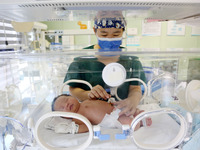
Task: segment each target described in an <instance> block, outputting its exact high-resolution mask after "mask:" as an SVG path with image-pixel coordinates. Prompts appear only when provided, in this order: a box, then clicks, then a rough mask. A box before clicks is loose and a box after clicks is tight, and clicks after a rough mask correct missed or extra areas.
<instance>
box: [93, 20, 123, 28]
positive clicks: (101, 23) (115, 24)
mask: <svg viewBox="0 0 200 150" xmlns="http://www.w3.org/2000/svg"><path fill="white" fill-rule="evenodd" d="M125 25H126V22H125V20H124V18H119V17H115V18H100V19H95V20H94V28H95V29H101V28H117V29H121V28H125Z"/></svg>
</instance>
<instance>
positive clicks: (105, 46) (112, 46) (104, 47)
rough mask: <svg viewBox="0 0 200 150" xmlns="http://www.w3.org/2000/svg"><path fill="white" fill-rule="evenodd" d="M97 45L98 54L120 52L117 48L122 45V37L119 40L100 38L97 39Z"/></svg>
mask: <svg viewBox="0 0 200 150" xmlns="http://www.w3.org/2000/svg"><path fill="white" fill-rule="evenodd" d="M97 39H98V44H99V46H100V47H101V49H100V50H99V51H100V52H110V51H111V52H112V51H121V49H120V48H119V47H120V45H121V44H122V37H120V38H100V37H97Z"/></svg>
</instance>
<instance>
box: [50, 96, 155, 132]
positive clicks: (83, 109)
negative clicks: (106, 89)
mask: <svg viewBox="0 0 200 150" xmlns="http://www.w3.org/2000/svg"><path fill="white" fill-rule="evenodd" d="M52 110H53V111H64V112H73V113H78V114H81V115H83V116H84V117H86V118H87V119H88V120H89V121H90V122H91V124H92V125H98V124H100V125H101V124H102V125H103V124H104V125H103V126H107V127H110V125H109V124H108V123H106V119H109V121H110V123H111V124H113V125H112V127H117V128H119V127H120V126H121V125H125V124H126V125H127V124H128V125H131V122H132V120H133V119H134V117H135V116H136V115H138V114H139V113H141V112H143V111H141V110H139V109H137V111H136V113H135V115H134V116H130V117H129V116H126V115H121V116H119V115H118V113H119V112H120V110H119V109H117V108H115V107H114V106H113V105H112V104H111V103H107V102H105V101H102V100H85V101H83V102H82V103H79V101H78V100H77V99H76V98H74V97H72V96H68V95H60V96H58V97H56V98H55V99H54V101H53V102H52ZM73 121H74V122H75V123H76V124H78V129H77V133H84V132H88V128H87V126H86V125H85V124H84V123H83V122H82V121H80V120H78V119H73ZM145 121H146V125H147V126H150V125H151V124H152V120H151V118H146V119H145ZM104 122H105V123H104ZM113 122H114V123H113ZM140 126H142V122H140V123H138V125H137V126H136V128H135V130H137V129H138V128H140Z"/></svg>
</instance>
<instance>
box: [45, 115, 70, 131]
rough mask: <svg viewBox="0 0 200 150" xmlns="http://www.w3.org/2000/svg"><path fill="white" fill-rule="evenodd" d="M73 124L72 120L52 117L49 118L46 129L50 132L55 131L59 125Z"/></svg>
mask: <svg viewBox="0 0 200 150" xmlns="http://www.w3.org/2000/svg"><path fill="white" fill-rule="evenodd" d="M71 122H72V119H66V118H62V117H51V118H49V119H48V120H47V121H46V122H45V124H44V127H45V128H46V129H49V130H54V131H55V126H56V125H58V124H70V123H71Z"/></svg>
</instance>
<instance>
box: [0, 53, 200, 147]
mask: <svg viewBox="0 0 200 150" xmlns="http://www.w3.org/2000/svg"><path fill="white" fill-rule="evenodd" d="M88 53H89V54H92V53H93V54H94V55H95V53H96V51H89V52H88ZM85 54H86V55H87V52H86V51H85ZM123 55H126V54H124V53H123ZM127 55H133V54H131V53H129V54H127ZM135 55H137V56H138V57H139V58H140V61H141V62H142V64H143V66H146V65H147V64H149V61H150V60H148V58H149V55H150V54H148V56H146V54H143V53H134V56H135ZM79 56H80V55H79V54H78V53H74V52H73V53H70V52H63V53H54V54H52V53H47V54H44V55H41V54H37V53H36V54H29V55H27V54H26V55H25V56H24V54H21V55H20V56H17V57H16V56H15V55H12V54H6V55H4V56H1V60H4V61H2V65H3V63H4V62H9V63H10V64H13V63H12V62H14V63H17V64H19V65H18V68H17V70H16V74H17V75H18V77H17V79H15V80H12V82H11V83H8V82H7V83H6V84H8V85H10V86H6V87H7V88H5V89H3V88H2V90H1V93H5V95H7V97H5V96H3V98H4V99H3V103H2V105H1V118H0V120H1V143H2V146H3V147H4V149H5V147H6V145H7V147H6V149H9V147H14V148H17V149H26V148H33V149H44V148H46V149H55V147H56V148H57V149H60V148H61V147H66V149H72V147H73V148H74V149H82V148H85V149H95V148H96V149H101V148H105V149H106V148H107V149H108V147H111V146H112V147H113V146H114V147H113V148H116V149H117V148H120V147H125V148H126V149H138V148H139V149H140V148H141V149H161V148H163V149H171V148H175V147H176V148H182V149H187V147H188V146H189V145H190V143H193V141H194V140H195V139H196V138H198V136H199V119H198V118H199V112H198V109H194V108H196V107H198V105H194V104H193V103H195V104H198V98H196V95H197V93H198V90H199V81H198V80H192V81H190V82H189V84H187V83H185V82H182V81H181V82H180V81H179V79H178V78H179V77H178V75H177V74H172V73H171V72H169V71H164V70H161V69H160V68H161V67H159V66H154V65H151V66H148V67H146V68H145V67H144V72H146V73H145V74H146V77H147V78H148V77H149V76H151V78H150V79H149V80H148V81H146V83H144V82H142V84H141V88H142V89H143V100H142V101H141V104H140V105H139V108H140V109H143V110H145V112H144V113H141V114H140V115H138V116H137V117H136V118H135V119H134V121H133V122H132V125H131V127H127V126H123V127H122V128H121V129H108V128H105V129H104V128H101V127H99V126H92V125H91V123H90V122H88V120H87V119H86V118H84V117H83V116H81V115H77V114H73V113H72V114H71V113H64V112H58V113H57V112H51V102H52V100H53V98H54V97H55V96H57V95H59V94H61V93H69V89H68V83H63V79H64V76H65V75H66V71H67V69H66V68H67V67H68V66H69V64H70V63H71V62H72V61H73V58H74V57H79ZM81 56H83V55H82V54H81ZM191 57H194V56H191ZM160 59H161V58H157V59H154V60H153V61H160ZM176 59H177V60H178V59H182V58H181V57H178V58H176ZM8 60H9V61H8ZM66 60H67V61H66ZM151 61H152V60H151ZM91 63H92V62H91ZM4 64H5V63H4ZM152 64H153V63H152ZM6 65H8V64H7V63H6ZM113 65H114V66H115V65H117V66H119V64H117V63H114V64H111V65H110V66H111V67H112V66H113ZM110 66H108V67H110ZM120 67H121V66H120ZM105 70H106V68H105ZM122 70H123V69H122ZM8 71H10V70H9V69H7V73H8ZM149 71H150V72H149ZM12 72H14V71H12ZM110 74H112V73H111V72H110ZM112 75H113V74H112ZM122 77H123V76H122ZM108 78H109V77H108ZM133 80H134V79H133ZM136 80H138V79H136ZM112 81H114V79H113V80H112ZM68 82H82V83H83V84H86V85H87V86H88V87H89V88H92V86H91V84H90V83H87V82H85V81H80V80H71V81H70V80H69V81H68ZM105 82H106V81H105ZM123 82H125V80H124V78H123V79H122V81H121V83H123ZM121 83H119V84H118V85H114V86H113V85H112V84H109V83H108V85H109V87H110V91H112V92H113V93H112V94H113V95H116V91H117V90H116V87H117V86H119V85H120V84H121ZM190 87H192V88H193V91H192V92H190V90H191V88H190ZM10 90H12V91H14V92H10ZM12 94H13V95H12ZM2 95H3V94H2ZM188 97H189V99H190V100H188ZM14 100H16V102H14ZM115 100H118V99H117V96H115ZM190 103H191V104H190ZM14 106H15V107H14ZM59 116H66V117H74V118H78V119H80V120H82V121H83V122H85V123H86V125H87V126H88V128H89V132H88V133H82V134H64V133H60V134H58V133H55V131H54V130H52V127H55V126H56V125H58V123H63V124H67V125H68V124H70V123H71V121H70V120H66V119H63V118H62V117H59ZM145 117H151V118H152V122H153V123H152V126H150V127H147V126H146V127H145V126H144V127H142V128H140V129H139V130H138V131H135V132H133V131H134V127H135V125H136V124H137V123H138V122H139V121H140V120H142V119H143V118H145ZM169 127H170V128H169ZM161 139H162V140H161ZM158 143H159V144H158ZM40 146H41V147H40ZM197 146H198V145H197Z"/></svg>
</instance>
